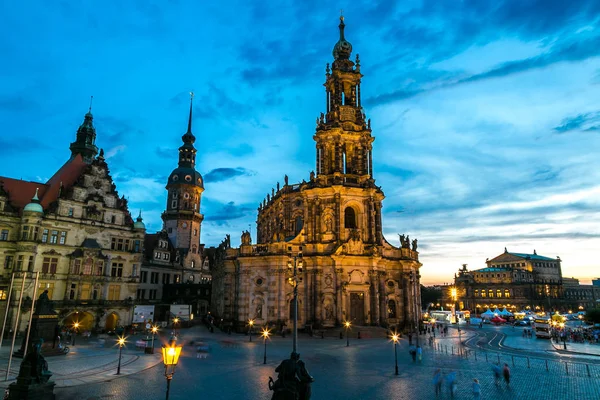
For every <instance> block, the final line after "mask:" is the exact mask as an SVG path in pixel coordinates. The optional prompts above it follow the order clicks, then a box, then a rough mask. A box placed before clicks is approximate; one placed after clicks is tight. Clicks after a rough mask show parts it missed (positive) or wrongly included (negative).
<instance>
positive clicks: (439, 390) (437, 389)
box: [433, 368, 442, 397]
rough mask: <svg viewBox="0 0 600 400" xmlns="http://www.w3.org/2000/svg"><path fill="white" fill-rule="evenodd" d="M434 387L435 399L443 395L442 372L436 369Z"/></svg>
mask: <svg viewBox="0 0 600 400" xmlns="http://www.w3.org/2000/svg"><path fill="white" fill-rule="evenodd" d="M433 386H434V388H435V397H438V396H439V395H440V394H442V370H441V369H439V368H438V369H436V370H435V372H434V373H433Z"/></svg>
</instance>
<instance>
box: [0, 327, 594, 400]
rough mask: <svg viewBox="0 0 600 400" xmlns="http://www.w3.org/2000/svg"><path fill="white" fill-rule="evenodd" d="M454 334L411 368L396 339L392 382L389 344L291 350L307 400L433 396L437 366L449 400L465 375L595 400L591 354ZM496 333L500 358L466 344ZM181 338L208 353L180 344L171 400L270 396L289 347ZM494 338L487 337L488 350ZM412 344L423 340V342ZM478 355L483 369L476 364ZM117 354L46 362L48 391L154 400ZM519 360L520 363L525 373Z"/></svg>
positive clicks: (312, 341)
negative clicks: (302, 372)
mask: <svg viewBox="0 0 600 400" xmlns="http://www.w3.org/2000/svg"><path fill="white" fill-rule="evenodd" d="M463 333H464V334H463V335H461V339H462V340H463V343H465V344H464V345H462V346H460V345H459V343H458V334H457V332H456V330H453V329H451V330H450V335H449V336H448V337H446V338H440V337H439V336H438V337H437V338H436V346H435V348H434V347H429V346H427V345H426V346H425V347H424V355H423V360H422V362H420V363H418V362H417V363H413V362H412V360H411V359H410V356H409V354H408V343H407V340H406V339H403V340H402V342H401V343H400V345H398V364H399V375H398V376H395V375H394V352H393V345H392V344H391V343H390V342H388V341H387V340H386V339H376V338H373V339H362V340H357V339H356V338H353V339H351V340H350V347H346V341H345V340H339V339H334V338H326V339H320V338H310V337H308V336H305V335H300V337H299V343H298V348H299V352H300V354H301V356H302V359H303V360H304V361H305V362H306V365H307V367H308V369H309V371H310V373H311V374H312V375H313V376H314V377H315V379H316V381H315V383H314V384H313V396H312V398H313V399H315V400H320V399H431V398H435V394H434V387H433V381H432V378H433V373H434V371H435V370H436V369H437V368H441V369H442V371H443V373H444V374H447V373H449V372H456V374H457V380H458V392H457V394H456V396H455V398H456V399H471V398H473V395H472V393H471V382H472V379H473V378H478V379H479V381H480V383H481V386H482V399H511V400H512V399H528V400H532V399H547V398H550V397H551V398H559V399H600V383H599V382H600V379H599V378H600V365H598V364H599V363H600V357H598V356H590V357H591V358H585V357H583V358H582V357H580V356H579V355H577V354H557V353H556V352H555V351H554V348H553V347H552V344H550V343H549V342H548V341H543V342H536V341H535V339H534V340H533V341H532V340H531V339H529V342H527V341H525V340H526V339H523V341H520V340H519V338H518V335H519V334H520V332H519V331H514V332H511V331H507V330H506V329H504V330H502V329H500V328H495V327H485V328H484V329H483V330H482V331H477V330H471V331H463ZM499 334H501V335H505V336H504V337H503V339H501V340H500V342H502V343H501V346H504V347H505V348H502V347H500V348H499V349H500V352H498V351H496V350H498V348H496V350H493V348H492V349H485V348H480V347H477V346H476V345H473V346H471V345H469V343H470V342H473V343H475V344H477V343H482V342H484V341H485V340H487V338H493V337H494V336H495V335H496V336H497V335H499ZM182 338H183V341H189V340H191V339H197V338H202V339H203V341H204V342H206V343H208V344H209V345H210V346H211V351H210V353H209V354H208V357H207V358H196V352H195V350H194V347H192V346H189V345H186V346H185V347H184V351H183V354H182V357H181V359H180V363H179V366H178V367H177V371H176V373H175V376H174V378H173V381H172V386H171V394H170V399H171V400H177V399H181V400H183V399H195V398H210V399H249V400H252V399H258V400H263V399H264V400H267V399H270V398H271V395H272V392H270V391H269V390H268V387H267V382H268V378H269V376H272V377H273V378H276V374H275V371H274V370H275V367H276V366H277V365H278V364H279V362H280V361H281V360H282V359H284V358H287V357H289V353H290V351H291V345H292V341H291V337H289V336H288V337H286V338H281V337H274V338H273V339H272V340H270V341H269V342H268V343H267V364H266V365H263V351H264V347H263V342H262V341H261V340H260V338H257V337H256V336H255V337H253V341H252V343H250V342H249V341H248V337H247V336H243V335H231V336H229V335H226V334H222V333H219V332H215V333H213V334H211V333H209V332H207V331H206V329H205V328H203V327H195V328H191V329H189V330H186V331H183V332H182ZM482 338H483V339H485V340H483V339H482ZM470 339H473V340H470ZM494 340H496V339H492V340H491V341H492V344H494ZM421 341H422V342H424V341H425V340H423V337H422V340H421ZM92 342H93V341H92ZM507 343H508V344H510V345H511V346H508V344H507ZM482 346H483V345H482ZM514 346H517V347H514ZM518 346H521V347H523V348H531V347H534V348H535V351H534V352H528V351H525V350H523V349H519V348H518ZM459 347H461V350H460V355H457V353H458V352H459V351H458V350H456V349H458V348H459ZM484 347H485V346H484ZM462 349H467V350H469V352H465V351H464V350H462ZM511 351H512V352H514V351H517V352H518V354H517V355H516V356H515V354H514V353H511ZM446 352H448V354H446ZM453 352H454V353H455V354H454V355H452V353H453ZM486 353H487V355H488V362H486V361H485V354H486ZM117 354H118V351H117V349H116V348H113V347H111V346H110V345H107V346H106V347H103V348H99V347H97V346H95V345H94V344H93V343H92V344H82V345H81V346H76V347H75V349H74V351H73V352H72V353H70V354H69V355H67V356H65V357H60V358H56V357H52V358H49V364H50V369H51V370H52V371H53V372H54V373H55V375H54V377H53V379H55V381H56V382H57V384H58V385H57V389H56V390H55V393H56V395H57V399H58V400H70V399H73V400H75V399H77V400H91V399H94V400H97V399H115V400H116V399H131V400H137V399H162V398H164V395H165V389H166V382H165V378H164V375H163V372H164V369H163V367H162V364H161V360H160V357H159V356H158V354H156V355H147V354H143V352H142V351H140V350H136V349H135V348H134V347H133V346H132V345H131V344H130V345H129V347H128V348H127V349H126V350H125V351H124V358H123V361H124V362H125V363H126V366H125V367H124V369H123V371H122V372H124V373H127V374H129V375H126V376H123V377H117V376H116V375H114V373H115V372H116V356H117ZM475 354H477V359H475ZM6 355H7V352H6V349H5V346H3V348H2V350H1V351H0V357H1V361H2V362H3V363H4V364H3V366H4V368H5V365H6V361H7V360H6V357H5V356H6ZM546 355H547V357H546ZM497 356H500V359H501V362H502V363H504V362H507V363H509V365H510V366H511V369H512V380H511V384H510V387H509V388H508V387H506V386H505V385H504V384H503V383H502V384H501V385H498V386H496V385H495V383H494V378H493V374H492V370H491V366H492V362H496V361H497V360H496V359H495V358H494V357H497ZM515 357H516V358H515ZM594 357H595V358H594ZM513 359H514V361H513ZM526 359H529V367H528V366H527V364H526V363H525V360H526ZM545 359H549V368H548V370H546V368H545ZM126 360H127V361H126ZM513 362H514V363H515V364H514V366H513ZM565 362H567V363H571V364H570V366H568V371H566V370H565V369H564V368H563V367H564V363H565ZM586 364H588V366H591V367H588V368H590V375H591V376H590V377H588V376H587V371H586V368H585V366H586ZM573 366H579V367H578V368H577V369H576V370H572V369H571V368H575V367H573ZM11 370H14V373H15V374H16V372H17V370H18V368H17V367H16V366H15V368H11ZM0 372H1V371H0ZM567 372H568V373H569V375H567ZM13 375H14V374H13ZM86 379H87V380H86ZM80 383H83V384H80ZM444 390H445V391H444V393H443V394H442V396H440V398H450V396H449V393H448V391H447V389H445V388H444Z"/></svg>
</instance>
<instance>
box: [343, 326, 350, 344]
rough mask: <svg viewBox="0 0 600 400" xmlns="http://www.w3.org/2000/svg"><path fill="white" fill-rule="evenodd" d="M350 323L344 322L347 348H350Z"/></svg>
mask: <svg viewBox="0 0 600 400" xmlns="http://www.w3.org/2000/svg"><path fill="white" fill-rule="evenodd" d="M350 325H351V324H350V321H346V322H344V327H345V328H346V347H349V346H350V336H348V329H350Z"/></svg>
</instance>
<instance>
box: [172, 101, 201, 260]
mask: <svg viewBox="0 0 600 400" xmlns="http://www.w3.org/2000/svg"><path fill="white" fill-rule="evenodd" d="M193 97H194V95H193V93H192V94H191V98H190V115H189V120H188V129H187V132H186V133H185V134H184V135H183V136H182V137H181V140H182V141H183V145H182V146H181V147H179V165H178V167H177V168H175V169H174V170H173V172H171V174H170V175H169V178H168V181H167V186H166V189H167V207H166V210H165V212H164V213H163V215H162V219H163V222H164V230H166V231H167V235H168V237H169V239H170V241H171V243H172V244H173V247H175V249H177V252H178V254H179V255H180V256H182V257H181V262H182V263H183V259H184V258H186V259H190V260H191V261H190V264H191V265H189V266H191V267H192V268H193V267H194V265H195V264H196V265H199V263H200V253H201V247H200V228H201V226H202V220H203V219H204V216H203V215H202V214H201V213H200V202H201V198H202V192H203V191H204V182H203V180H202V175H200V173H199V172H198V171H196V169H195V166H196V148H195V147H194V142H195V141H196V137H195V136H194V135H193V133H192V102H193ZM195 255H197V256H195ZM187 266H188V265H186V267H187Z"/></svg>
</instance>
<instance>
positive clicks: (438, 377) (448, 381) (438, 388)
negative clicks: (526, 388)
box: [433, 364, 510, 400]
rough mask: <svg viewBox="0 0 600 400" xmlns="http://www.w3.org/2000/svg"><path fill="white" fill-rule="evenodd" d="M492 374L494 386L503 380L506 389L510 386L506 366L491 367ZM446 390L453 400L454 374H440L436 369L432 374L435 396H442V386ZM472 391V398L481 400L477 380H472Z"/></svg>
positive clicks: (508, 372)
mask: <svg viewBox="0 0 600 400" xmlns="http://www.w3.org/2000/svg"><path fill="white" fill-rule="evenodd" d="M492 372H493V374H494V382H495V384H496V386H500V382H501V380H502V379H503V378H504V383H505V384H506V387H509V386H510V368H509V367H508V364H504V367H501V366H500V365H499V364H498V365H493V366H492ZM444 383H445V386H446V388H447V391H448V393H449V394H450V398H454V396H455V395H456V388H457V384H456V372H454V371H451V372H448V373H447V374H446V375H443V374H442V370H441V369H440V368H438V369H436V370H435V372H434V373H433V386H434V389H435V396H436V397H438V396H440V395H441V394H442V388H443V386H444ZM471 388H472V391H473V398H474V399H475V400H479V399H481V385H480V384H479V380H478V379H477V378H473V382H472V385H471Z"/></svg>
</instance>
